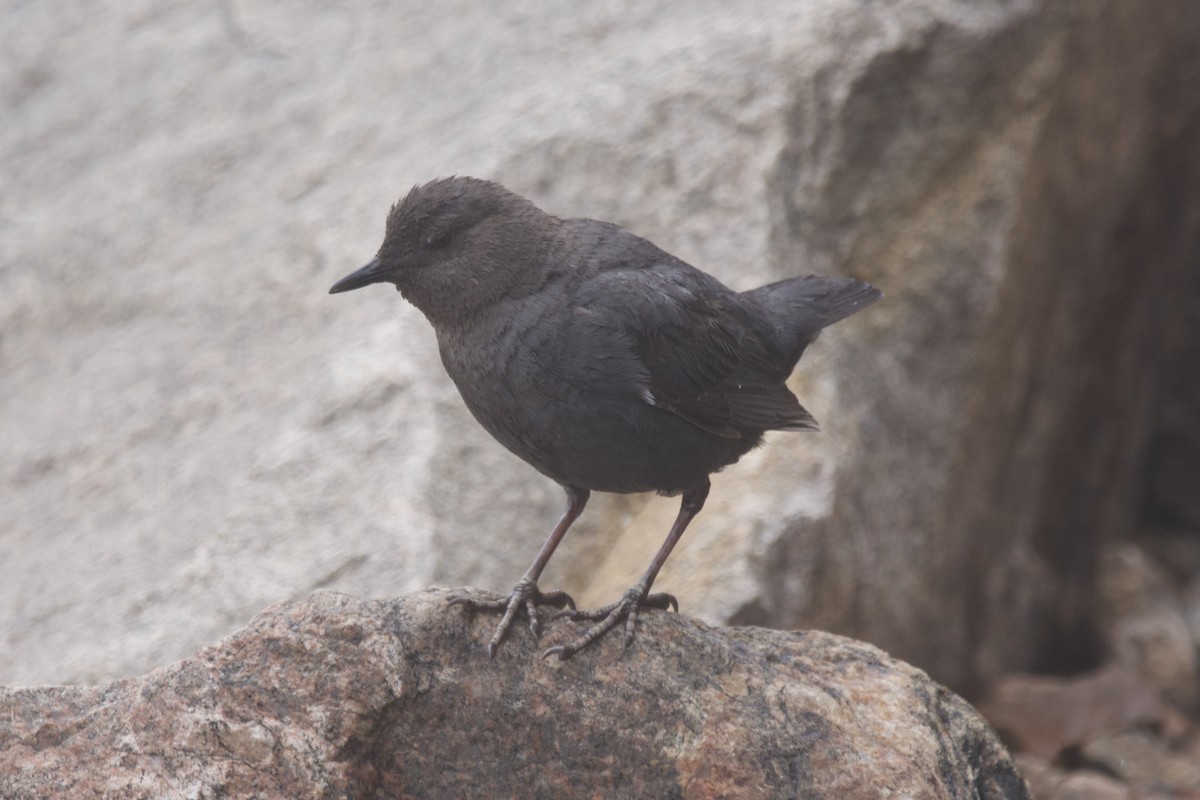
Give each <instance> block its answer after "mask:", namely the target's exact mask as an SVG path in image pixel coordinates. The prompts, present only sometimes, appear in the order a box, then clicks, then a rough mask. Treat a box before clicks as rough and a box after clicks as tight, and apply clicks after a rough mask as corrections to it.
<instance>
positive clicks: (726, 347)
mask: <svg viewBox="0 0 1200 800" xmlns="http://www.w3.org/2000/svg"><path fill="white" fill-rule="evenodd" d="M575 296H576V298H577V303H576V306H575V313H576V314H577V315H579V317H580V322H581V324H583V325H584V326H585V327H586V328H588V329H590V330H591V331H593V335H595V336H596V337H597V338H600V339H608V340H610V341H620V342H622V343H623V344H624V347H625V348H626V349H627V351H628V354H629V355H630V356H632V358H633V359H634V361H635V362H636V363H637V364H638V370H637V372H638V373H639V374H640V375H644V376H645V377H644V380H643V382H642V385H641V387H640V388H641V391H640V392H639V394H640V395H641V399H642V400H643V401H644V402H647V403H649V404H651V405H654V406H657V407H658V408H662V409H664V410H666V411H670V412H672V413H674V414H676V415H678V416H680V417H682V418H683V419H686V420H687V421H689V422H691V423H692V424H694V425H696V426H697V427H699V428H702V429H704V430H706V431H709V432H710V433H714V434H716V435H718V436H723V437H727V438H740V436H741V434H740V433H739V431H738V429H739V428H741V429H749V430H760V431H761V430H771V429H810V428H814V427H816V425H815V423H814V421H813V418H812V417H811V416H810V415H809V414H808V412H807V411H805V410H804V409H803V408H802V407H801V406H800V404H799V403H798V402H797V401H796V398H795V396H794V395H793V394H792V393H791V392H790V391H788V389H787V387H786V386H784V385H783V384H782V382H780V381H779V380H778V379H773V378H771V377H770V376H769V374H768V373H769V372H771V370H769V369H763V368H761V366H760V365H763V364H765V363H767V362H768V361H769V360H770V358H771V356H770V354H768V353H767V352H766V350H765V348H766V346H765V345H764V343H763V342H762V340H761V338H760V337H759V336H757V335H756V334H755V332H754V331H753V330H752V328H751V327H750V326H749V325H748V324H747V323H746V320H745V319H744V318H743V312H741V311H740V310H739V309H738V308H737V307H736V303H737V296H736V295H735V294H733V293H732V292H731V291H729V290H728V289H726V288H725V287H724V286H722V285H721V284H720V283H719V282H717V281H716V279H714V278H711V277H709V276H708V275H705V274H704V273H702V272H700V271H698V270H695V269H693V268H692V267H689V266H688V265H686V264H684V263H682V262H678V261H667V262H665V263H657V264H654V265H653V266H652V267H649V268H645V269H620V270H610V271H606V272H602V273H599V274H597V275H594V276H592V277H591V278H589V279H587V280H586V281H585V282H584V283H583V284H582V285H581V286H580V290H579V292H578V293H577V294H576V295H575Z"/></svg>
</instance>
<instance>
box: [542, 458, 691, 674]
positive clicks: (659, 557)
mask: <svg viewBox="0 0 1200 800" xmlns="http://www.w3.org/2000/svg"><path fill="white" fill-rule="evenodd" d="M708 487H709V483H708V481H705V482H704V485H703V486H701V487H699V488H696V489H689V490H688V491H686V492H684V493H683V502H682V503H681V504H680V506H679V515H678V516H676V517H675V524H674V525H672V526H671V532H670V533H668V534H667V540H666V541H665V542H663V544H662V547H660V548H658V553H657V554H656V555H655V556H654V560H653V561H651V562H650V567H649V568H648V569H647V570H646V572H645V574H644V575H642V577H641V580H639V581H638V582H637V583H635V584H634V585H633V587H632V588H630V590H629V591H627V592H625V595H624V596H623V597H622V598H621V599H620V600H618V601H617V602H615V603H611V604H609V605H607V606H604V607H603V608H598V609H596V610H595V611H575V610H571V611H561V612H559V613H558V614H556V615H555V616H556V617H558V616H563V617H567V618H568V619H572V620H585V619H587V620H593V621H596V624H595V625H593V626H592V627H590V628H588V629H587V630H586V631H584V633H583V635H582V636H580V637H578V638H577V639H575V640H574V641H572V642H569V643H567V644H560V645H558V646H556V647H551V648H550V649H549V650H547V651H546V652H545V653H543V654H542V657H543V658H548V657H550V656H552V655H557V656H558V658H559V660H561V661H565V660H566V659H568V658H570V657H571V656H573V655H575V654H576V653H578V652H579V651H580V650H582V649H583V648H585V647H587V646H588V645H589V644H591V643H592V642H594V641H596V640H597V639H599V638H600V637H601V636H603V635H604V634H606V633H608V632H609V631H610V630H612V629H613V628H615V627H616V626H617V625H619V624H620V623H621V621H622V620H624V621H625V645H624V646H625V647H629V645H630V644H631V643H632V642H633V632H634V630H635V629H636V628H637V618H638V612H639V611H640V610H641V609H643V608H659V609H666V608H668V607H672V608H674V609H675V610H676V611H678V610H679V603H678V602H676V600H675V598H674V597H672V596H671V595H669V594H664V593H659V594H650V587H651V586H652V585H653V584H654V579H655V577H657V576H658V571H659V570H660V569H662V566H663V564H665V563H667V557H668V556H670V555H671V550H672V549H674V547H675V545H676V543H677V542H678V541H679V538H680V537H681V536H683V532H684V530H685V529H686V528H687V526H688V523H690V522H691V521H692V518H693V517H695V516H696V514H698V513H700V509H701V508H703V507H704V500H705V498H707V497H708Z"/></svg>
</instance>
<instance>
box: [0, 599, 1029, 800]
mask: <svg viewBox="0 0 1200 800" xmlns="http://www.w3.org/2000/svg"><path fill="white" fill-rule="evenodd" d="M449 597H450V593H449V592H447V591H445V590H430V591H426V592H421V593H418V594H412V595H408V596H405V597H401V598H398V599H395V600H389V601H368V600H359V599H355V598H352V597H349V596H347V595H342V594H336V593H332V592H322V593H318V594H316V595H314V596H313V597H312V598H310V599H308V600H306V601H303V602H294V603H285V604H280V605H277V606H274V607H272V608H270V609H267V610H266V611H264V612H263V613H262V614H260V615H259V616H258V617H256V618H255V619H254V620H253V621H252V622H251V623H250V625H249V626H247V627H246V628H245V629H243V630H241V631H239V632H237V633H235V634H234V635H232V636H230V637H229V638H227V639H225V640H224V641H222V642H220V643H219V644H217V645H215V646H213V647H210V648H207V649H205V650H203V651H201V652H199V653H198V654H196V655H195V656H193V657H191V658H188V659H185V660H184V661H181V662H179V663H176V664H173V665H171V666H168V667H165V668H162V669H159V670H156V671H154V672H152V673H150V674H148V675H145V676H143V677H140V678H134V679H127V680H122V681H118V682H116V683H113V684H110V685H108V686H104V687H35V688H27V689H19V690H3V691H0V796H3V797H5V798H13V799H14V800H15V799H16V798H43V797H85V796H86V797H91V796H111V797H121V798H158V797H168V796H170V797H175V796H179V797H193V798H211V797H229V796H233V797H260V798H298V797H339V798H340V797H347V798H349V797H353V798H369V797H387V798H422V797H431V798H433V797H436V798H455V797H489V798H508V797H511V798H543V797H544V798H557V799H559V800H570V798H592V797H654V798H670V797H678V798H718V797H720V798H759V799H761V798H792V797H805V798H830V800H833V799H834V798H837V799H838V800H853V799H854V798H863V799H864V800H866V798H872V799H875V798H954V799H955V800H962V799H963V798H1024V797H1027V796H1028V795H1027V793H1026V789H1025V785H1024V783H1023V781H1022V780H1021V778H1020V777H1019V776H1018V775H1017V773H1016V771H1015V768H1014V766H1013V762H1012V761H1011V760H1010V758H1009V757H1008V755H1007V753H1006V752H1005V750H1004V748H1003V747H1002V746H1001V745H1000V744H999V742H998V740H997V739H996V737H995V736H994V734H993V733H992V731H991V729H990V728H989V727H988V726H987V724H986V723H985V722H984V721H983V719H982V718H981V717H979V716H978V715H977V714H976V713H975V711H974V710H973V709H972V708H971V707H970V706H969V705H967V704H966V703H965V702H964V701H963V700H961V699H959V698H958V697H957V696H955V695H953V694H951V693H950V692H948V691H947V690H945V689H943V688H942V687H940V686H938V685H937V684H935V683H933V682H932V681H930V679H929V678H928V677H927V676H926V675H925V674H924V673H923V672H921V671H919V670H916V669H914V668H912V667H910V666H908V665H906V664H904V663H902V662H899V661H896V660H894V659H892V658H890V657H888V656H887V655H886V654H884V653H883V652H881V651H880V650H878V649H876V648H874V647H871V646H869V645H865V644H862V643H859V642H855V641H852V640H849V639H845V638H841V637H838V636H833V635H831V634H825V633H819V632H797V633H783V632H774V631H767V630H763V629H758V628H731V629H724V630H722V629H714V628H709V627H706V626H705V625H703V624H701V623H699V622H697V621H695V620H692V619H689V618H687V617H683V616H680V615H675V614H669V613H648V614H646V615H644V616H643V618H642V624H641V627H640V629H639V633H638V637H637V639H636V640H635V643H634V645H633V646H632V647H631V648H630V649H629V650H628V651H625V652H622V650H621V645H620V642H619V640H618V639H617V638H616V637H609V638H608V639H606V640H604V641H603V642H602V643H601V645H600V646H599V647H596V648H594V649H592V650H590V651H585V652H584V653H583V654H581V655H580V656H578V657H576V658H575V659H574V660H571V661H568V662H563V663H559V662H558V661H556V660H551V661H542V660H541V659H539V658H538V654H539V652H540V649H541V648H540V646H539V645H538V644H537V643H535V642H534V641H533V639H532V637H531V636H530V635H529V633H528V631H527V630H524V629H521V630H518V631H515V632H514V635H513V637H512V638H511V640H510V641H508V642H507V643H506V645H505V646H504V647H503V648H502V649H501V651H500V653H499V654H498V656H497V658H496V659H495V660H493V661H489V660H488V659H487V658H486V656H484V654H483V651H482V644H481V643H482V641H483V640H484V639H486V636H487V633H488V631H489V629H490V626H491V624H492V623H493V622H494V620H490V619H487V618H480V619H475V620H472V619H471V618H469V617H465V616H463V614H462V613H461V612H459V611H456V610H448V609H447V607H446V601H447V599H448V598H449ZM563 628H566V629H568V630H563ZM570 628H571V623H565V622H559V623H556V624H555V625H553V626H551V628H550V630H549V631H548V632H547V633H546V634H545V635H544V641H543V643H542V644H543V645H544V644H546V643H548V642H552V641H554V640H556V638H557V637H562V636H565V635H567V633H568V632H569V629H570Z"/></svg>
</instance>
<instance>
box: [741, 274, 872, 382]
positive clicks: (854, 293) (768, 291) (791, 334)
mask: <svg viewBox="0 0 1200 800" xmlns="http://www.w3.org/2000/svg"><path fill="white" fill-rule="evenodd" d="M742 296H743V297H746V298H747V299H750V300H752V301H754V302H755V303H757V304H758V305H759V306H760V307H761V308H763V309H765V310H766V312H767V315H768V316H769V318H770V319H771V321H772V323H773V325H774V327H775V329H776V334H777V336H778V340H779V342H780V344H782V345H783V346H784V348H785V349H786V350H788V351H789V352H790V353H791V354H793V355H794V359H795V360H794V361H793V362H792V363H793V364H794V363H795V362H796V361H799V360H800V356H801V355H802V354H803V353H804V348H805V347H807V346H808V345H809V344H810V343H811V342H812V341H813V340H814V339H815V338H816V337H817V333H819V332H820V330H821V329H822V328H826V327H828V326H830V325H832V324H833V323H835V322H837V321H838V320H842V319H845V318H846V317H848V316H850V315H851V314H854V313H856V312H858V311H861V310H862V309H864V308H866V307H867V306H869V305H871V304H872V303H874V302H875V301H877V300H879V299H880V298H881V297H883V292H881V291H879V290H878V289H876V288H875V287H874V286H871V285H870V284H869V283H863V282H862V281H860V280H856V279H854V278H831V277H826V276H823V275H803V276H801V277H798V278H785V279H784V280H781V281H776V282H775V283H769V284H767V285H766V286H760V287H758V288H757V289H751V290H750V291H748V292H743V293H742Z"/></svg>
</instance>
